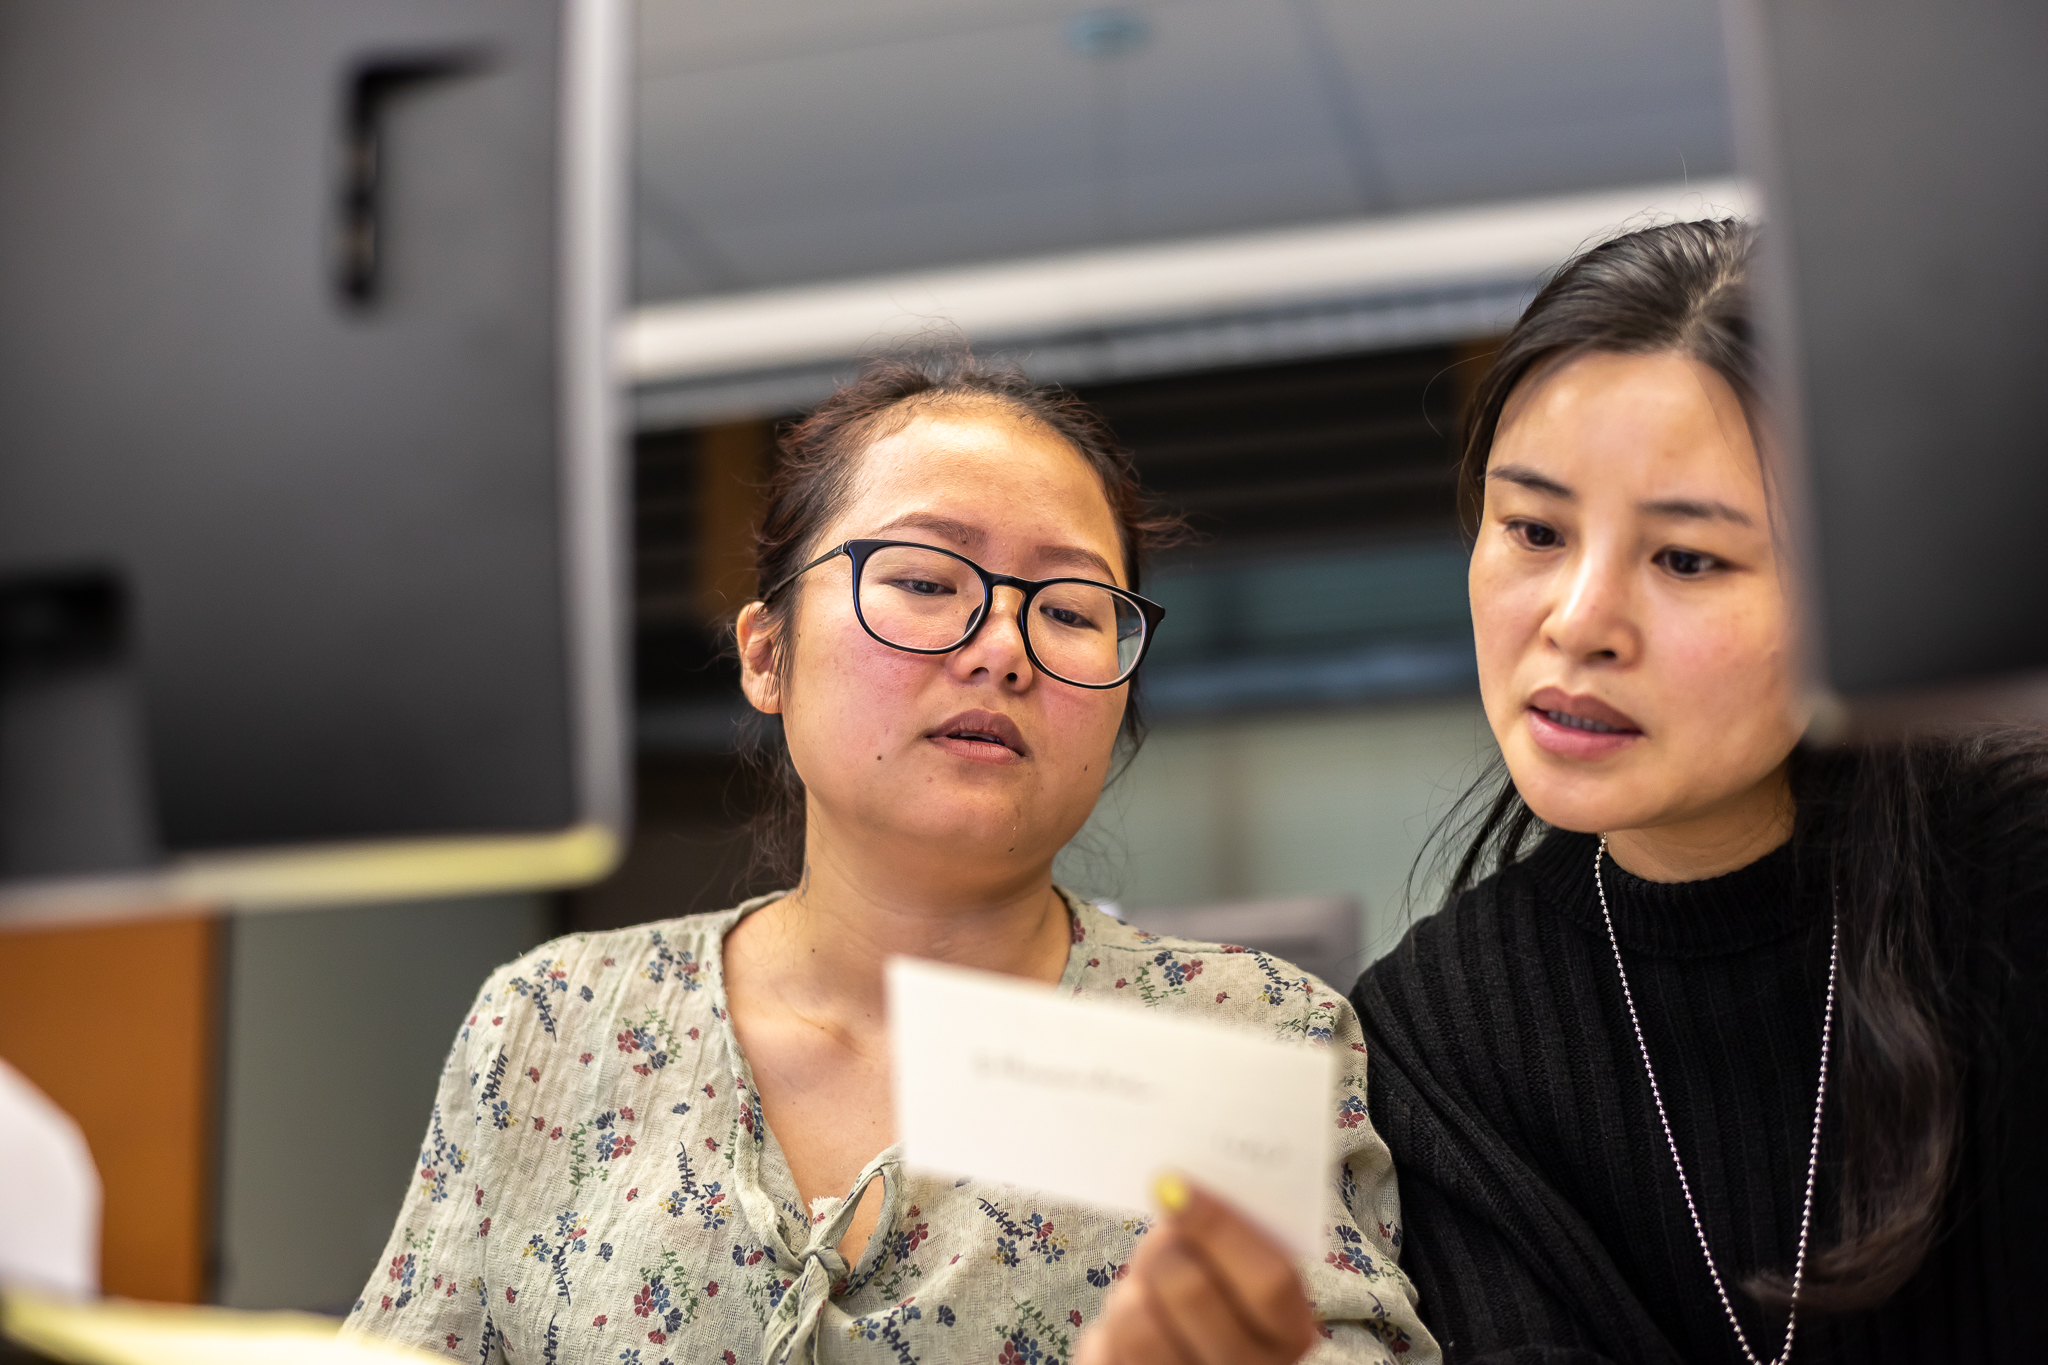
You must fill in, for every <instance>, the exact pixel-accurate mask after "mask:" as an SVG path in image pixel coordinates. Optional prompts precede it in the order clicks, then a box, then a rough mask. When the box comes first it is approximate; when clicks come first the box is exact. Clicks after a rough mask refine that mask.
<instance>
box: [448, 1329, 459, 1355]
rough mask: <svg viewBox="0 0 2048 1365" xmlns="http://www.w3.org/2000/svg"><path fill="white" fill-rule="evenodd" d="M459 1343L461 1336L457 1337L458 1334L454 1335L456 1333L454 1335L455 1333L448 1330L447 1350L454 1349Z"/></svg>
mask: <svg viewBox="0 0 2048 1365" xmlns="http://www.w3.org/2000/svg"><path fill="white" fill-rule="evenodd" d="M461 1344H462V1338H461V1337H458V1336H456V1335H455V1333H453V1332H450V1333H449V1334H448V1349H449V1350H451V1351H452V1350H454V1349H455V1348H456V1347H458V1346H460V1345H461Z"/></svg>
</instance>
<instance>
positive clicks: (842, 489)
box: [740, 345, 1187, 885]
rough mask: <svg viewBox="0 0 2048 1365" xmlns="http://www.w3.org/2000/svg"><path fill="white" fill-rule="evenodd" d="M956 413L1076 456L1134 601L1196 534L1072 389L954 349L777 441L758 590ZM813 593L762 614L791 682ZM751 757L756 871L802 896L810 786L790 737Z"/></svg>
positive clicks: (750, 752)
mask: <svg viewBox="0 0 2048 1365" xmlns="http://www.w3.org/2000/svg"><path fill="white" fill-rule="evenodd" d="M947 407H954V408H968V409H974V408H983V409H990V410H993V411H994V412H996V413H1000V414H1002V415H1004V416H1006V417H1008V418H1010V419H1011V420H1014V421H1021V422H1024V423H1027V424H1029V425H1032V426H1035V427H1038V428H1039V429H1040V430H1043V431H1048V432H1051V433H1052V434H1053V435H1054V436H1057V437H1059V438H1060V439H1061V440H1062V441H1064V442H1066V443H1067V445H1069V446H1071V447H1072V448H1073V449H1074V451H1075V453H1076V454H1078V455H1080V457H1081V458H1082V459H1083V460H1084V461H1086V462H1087V464H1088V466H1089V468H1091V469H1093V470H1094V471H1095V473H1096V476H1097V477H1098V478H1100V479H1101V481H1102V492H1103V496H1104V497H1105V498H1106V499H1107V500H1108V502H1109V510H1110V513H1111V515H1112V516H1113V517H1114V518H1115V519H1116V525H1117V535H1118V538H1119V540H1120V541H1121V547H1120V548H1121V549H1122V551H1123V561H1124V585H1125V586H1126V587H1128V588H1130V589H1131V590H1132V591H1133V592H1136V591H1138V590H1139V587H1140V579H1141V575H1142V573H1143V570H1144V565H1145V561H1146V560H1147V559H1148V558H1150V557H1151V556H1152V555H1153V554H1154V553H1156V552H1157V551H1159V550H1162V549H1165V548H1168V547H1169V546H1172V545H1175V544H1178V543H1179V542H1180V541H1182V540H1183V539H1185V537H1186V534H1187V529H1186V524H1185V523H1184V522H1183V521H1182V520H1181V519H1180V518H1179V517H1178V516H1176V515H1174V514H1172V513H1170V512H1168V511H1165V510H1163V509H1161V508H1159V507H1158V506H1156V505H1154V504H1153V502H1152V501H1151V499H1150V498H1149V497H1148V496H1147V495H1146V493H1145V490H1144V489H1143V487H1142V486H1141V485H1140V484H1139V482H1138V473H1137V467H1136V465H1135V464H1134V463H1133V462H1132V459H1131V454H1130V452H1129V451H1128V450H1126V449H1124V447H1123V446H1121V445H1120V444H1118V442H1117V439H1116V436H1115V433H1113V432H1112V431H1111V430H1110V429H1109V424H1108V423H1106V422H1104V421H1103V420H1102V418H1101V417H1100V416H1099V415H1098V414H1097V413H1096V412H1095V410H1094V409H1093V408H1091V407H1089V406H1088V405H1087V404H1086V403H1084V402H1082V401H1081V399H1079V398H1078V397H1076V396H1075V395H1074V394H1072V393H1070V392H1068V391H1067V390H1065V389H1061V388H1056V387H1050V386H1045V385H1038V384H1034V383H1032V382H1031V380H1030V379H1029V378H1028V377H1027V376H1026V375H1025V374H1024V373H1023V371H1021V370H1019V369H1017V368H1015V367H1014V366H1007V365H992V364H989V363H987V362H985V361H982V360H979V359H977V358H976V357H975V356H974V354H973V353H972V352H971V351H969V350H968V349H967V348H966V347H965V346H964V345H948V346H938V347H932V348H928V349H922V350H915V351H904V352H893V353H888V354H884V355H879V356H875V357H871V358H870V359H868V360H867V361H866V362H865V363H864V364H863V365H862V367H861V369H860V372H859V373H858V374H857V375H856V376H855V377H854V378H853V379H852V380H851V381H849V382H848V383H846V384H843V385H841V386H840V387H839V388H838V389H837V390H836V391H835V392H834V393H833V394H832V396H831V397H830V398H827V399H826V400H825V401H824V402H823V403H821V404H820V405H819V406H818V407H817V408H816V409H815V410H813V411H812V412H811V413H810V415H809V416H807V417H803V418H801V419H799V420H797V421H794V422H791V423H789V424H788V425H787V426H785V427H784V428H783V429H782V430H781V431H780V432H779V433H778V434H777V437H776V459H775V464H774V468H773V470H772V471H771V472H770V475H769V479H768V489H767V497H766V500H765V506H764V508H763V510H762V514H761V524H760V527H759V529H758V530H757V531H756V533H755V536H754V568H755V572H756V575H757V577H756V580H755V581H756V582H758V583H760V584H761V585H762V586H763V587H766V586H768V585H770V584H774V583H779V582H781V581H782V580H783V579H784V578H786V577H788V576H789V575H790V574H791V573H794V572H795V571H796V570H797V569H798V568H800V567H801V566H802V565H804V564H805V563H807V562H809V560H810V559H811V558H812V557H813V556H814V555H816V554H817V553H818V552H819V551H820V550H822V549H823V548H825V547H824V546H822V545H820V544H819V543H818V540H819V537H820V536H821V535H823V534H824V530H825V527H826V526H828V525H829V524H830V523H831V521H832V519H833V518H834V517H836V516H837V515H838V514H839V509H840V508H842V507H843V506H845V505H846V500H847V498H848V497H849V496H850V495H851V493H852V490H853V479H854V475H855V474H856V473H857V472H858V470H859V467H860V457H861V455H862V454H863V453H864V452H865V451H866V450H867V448H868V447H869V446H871V445H872V444H874V442H875V441H877V440H879V439H881V438H882V437H883V436H886V435H888V434H889V433H890V432H892V431H895V430H897V429H898V428H900V427H901V425H902V424H903V423H906V422H908V421H910V420H911V419H912V418H913V417H915V416H917V415H918V414H919V413H922V412H929V411H932V410H934V409H942V408H947ZM802 590H803V583H802V580H798V581H797V582H796V583H795V584H793V585H792V586H791V589H790V590H789V591H787V592H784V593H782V594H781V595H780V596H778V597H777V598H776V600H775V601H774V602H773V603H771V604H769V605H768V606H767V607H764V608H763V609H762V618H763V623H764V624H765V625H766V626H767V628H768V629H769V631H770V633H771V635H772V638H773V639H774V641H775V666H776V668H777V669H778V671H784V673H785V676H786V670H787V668H788V666H789V655H788V653H787V652H786V651H784V650H783V649H782V648H781V642H782V641H783V640H785V639H787V638H788V631H787V629H786V627H787V625H788V623H789V621H790V619H791V618H792V616H793V615H794V613H795V611H796V604H797V602H798V600H799V597H800V594H801V593H802ZM1138 686H1139V679H1138V678H1133V679H1131V681H1130V683H1129V684H1128V685H1127V690H1126V692H1125V694H1124V695H1125V703H1124V716H1123V724H1122V727H1121V730H1120V732H1119V739H1118V747H1119V749H1120V750H1121V751H1122V753H1121V761H1120V763H1119V765H1118V767H1117V768H1116V769H1114V770H1113V771H1112V778H1113V777H1114V776H1115V774H1116V773H1118V772H1121V771H1122V768H1123V767H1124V766H1127V765H1128V764H1129V762H1130V760H1131V758H1132V757H1133V756H1134V755H1135V754H1136V752H1137V749H1138V746H1139V745H1140V744H1142V743H1143V742H1144V738H1145V721H1144V716H1143V713H1142V712H1141V710H1140V708H1139V705H1138ZM740 754H741V757H742V759H743V760H744V761H746V763H747V764H748V765H749V766H750V767H752V768H753V769H754V771H755V773H756V775H757V777H759V778H761V779H762V780H763V784H764V786H765V788H766V795H767V802H766V804H765V806H764V808H763V809H762V811H761V812H760V813H759V814H757V815H756V816H755V817H754V818H753V819H752V821H750V822H749V832H750V834H751V836H752V841H753V868H754V871H755V872H756V873H759V874H762V875H764V876H765V877H768V878H770V879H775V880H778V884H781V885H790V884H791V883H792V879H793V878H794V877H796V876H797V875H798V874H799V873H800V872H801V870H802V859H803V847H804V788H803V780H802V779H801V778H800V777H799V776H798V775H797V771H796V765H795V764H794V763H793V762H791V761H790V757H789V747H788V745H787V744H785V743H784V742H783V739H782V735H781V731H780V728H779V727H776V726H773V725H755V726H751V727H749V728H748V729H747V730H746V731H745V732H743V734H742V737H741V746H740Z"/></svg>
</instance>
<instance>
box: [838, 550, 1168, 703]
mask: <svg viewBox="0 0 2048 1365" xmlns="http://www.w3.org/2000/svg"><path fill="white" fill-rule="evenodd" d="M983 604H984V593H983V589H982V585H981V577H980V575H978V574H976V573H975V571H974V569H973V568H972V567H971V566H969V565H968V564H967V563H966V562H965V561H964V560H960V559H955V558H954V557H953V556H952V555H949V554H943V553H941V552H940V551H937V550H928V549H923V548H920V547H917V546H910V545H889V546H884V547H882V548H881V549H878V550H876V551H875V552H874V553H873V554H871V555H869V556H868V559H867V563H866V564H865V565H863V566H862V568H861V575H860V613H861V619H862V620H864V621H866V622H867V626H868V629H869V630H872V631H873V632H874V633H875V634H876V635H878V636H880V637H881V638H882V639H883V640H885V641H886V642H888V643H889V644H892V645H897V646H900V647H902V648H904V649H923V650H933V651H938V650H947V649H952V648H953V647H955V646H956V645H958V644H959V643H960V642H961V641H962V640H963V639H965V638H966V635H967V632H968V631H969V630H970V629H971V628H972V627H973V625H974V621H975V618H976V616H977V615H978V614H979V613H980V611H981V609H982V606H983ZM1024 631H1025V635H1026V638H1027V639H1028V640H1029V641H1030V644H1031V652H1032V653H1033V654H1035V655H1037V656H1038V662H1039V663H1040V665H1041V666H1043V667H1044V669H1045V670H1046V672H1048V673H1051V674H1052V675H1053V676H1054V677H1057V678H1062V679H1065V680H1066V681H1068V682H1076V683H1091V684H1096V685H1103V684H1108V683H1114V682H1118V681H1120V680H1121V679H1122V678H1123V677H1124V675H1125V674H1127V673H1129V672H1130V671H1131V669H1132V668H1134V667H1135V666H1136V665H1137V662H1138V654H1139V651H1140V650H1141V649H1142V648H1143V647H1144V643H1145V618H1144V617H1143V616H1142V615H1141V614H1139V611H1138V606H1137V604H1136V603H1135V602H1132V601H1131V600H1130V599H1128V598H1126V597H1123V596H1121V595H1120V594H1118V593H1114V592H1111V591H1110V590H1109V589H1107V588H1100V587H1096V586H1093V585H1092V584H1087V583H1054V584H1051V585H1049V586H1047V587H1045V588H1043V589H1041V590H1040V591H1039V593H1038V595H1037V596H1036V597H1034V598H1032V599H1031V610H1030V611H1028V612H1026V613H1025V620H1024Z"/></svg>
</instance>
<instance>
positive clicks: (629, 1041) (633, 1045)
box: [619, 1029, 640, 1052]
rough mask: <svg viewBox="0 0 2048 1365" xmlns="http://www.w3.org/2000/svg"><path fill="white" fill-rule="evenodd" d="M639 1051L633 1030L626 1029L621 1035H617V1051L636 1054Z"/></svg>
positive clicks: (638, 1044)
mask: <svg viewBox="0 0 2048 1365" xmlns="http://www.w3.org/2000/svg"><path fill="white" fill-rule="evenodd" d="M639 1050H640V1040H639V1039H638V1038H635V1037H634V1036H633V1030H631V1029H627V1030H626V1031H625V1032H624V1033H621V1034H620V1035H619V1051H621V1052H638V1051H639Z"/></svg>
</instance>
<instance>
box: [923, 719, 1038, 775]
mask: <svg viewBox="0 0 2048 1365" xmlns="http://www.w3.org/2000/svg"><path fill="white" fill-rule="evenodd" d="M925 738H926V739H929V740H930V741H931V742H932V743H934V744H936V745H938V746H939V747H940V748H941V749H944V750H945V751H946V752H947V753H949V754H958V755H959V756H960V757H961V758H968V759H973V760H974V761H976V762H978V763H1022V762H1023V761H1024V758H1025V752H1024V736H1023V734H1022V732H1021V731H1019V730H1018V729H1017V723H1016V722H1015V721H1013V720H1011V719H1010V718H1009V717H1008V716H1005V715H1003V714H1001V713H1000V712H997V711H979V710H977V711H962V712H961V713H960V714H959V715H957V716H954V717H953V718H952V719H950V720H946V721H942V722H941V723H940V724H938V725H936V726H934V727H932V729H931V730H930V731H929V732H928V733H927V734H926V735H925Z"/></svg>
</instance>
